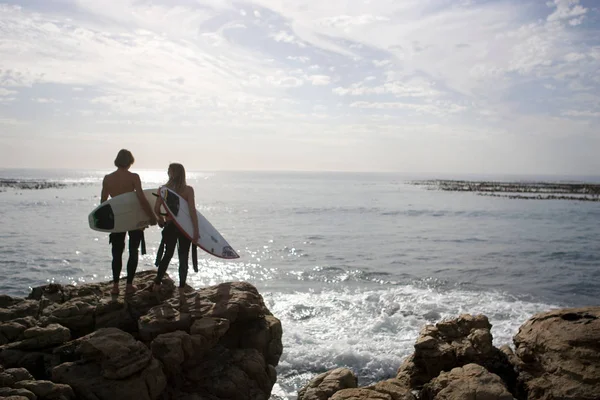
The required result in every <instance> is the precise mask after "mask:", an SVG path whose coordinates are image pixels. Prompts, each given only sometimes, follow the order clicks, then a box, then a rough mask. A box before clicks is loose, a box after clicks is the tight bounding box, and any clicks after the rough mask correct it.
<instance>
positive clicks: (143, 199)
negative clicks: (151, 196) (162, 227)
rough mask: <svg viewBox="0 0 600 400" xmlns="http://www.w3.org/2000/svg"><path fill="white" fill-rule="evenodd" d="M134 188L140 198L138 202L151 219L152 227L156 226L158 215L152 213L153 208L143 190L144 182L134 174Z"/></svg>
mask: <svg viewBox="0 0 600 400" xmlns="http://www.w3.org/2000/svg"><path fill="white" fill-rule="evenodd" d="M133 187H134V188H135V194H136V196H137V198H138V201H139V202H140V204H141V205H142V209H143V210H144V212H145V213H146V215H148V216H149V217H150V225H156V215H154V212H153V211H152V207H150V203H148V199H146V196H144V190H143V189H142V181H141V180H140V176H139V175H138V174H133Z"/></svg>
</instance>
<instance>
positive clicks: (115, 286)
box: [110, 283, 119, 295]
mask: <svg viewBox="0 0 600 400" xmlns="http://www.w3.org/2000/svg"><path fill="white" fill-rule="evenodd" d="M110 294H117V295H118V294H119V284H118V283H115V284H114V285H113V288H112V290H111V291H110Z"/></svg>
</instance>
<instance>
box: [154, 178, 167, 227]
mask: <svg viewBox="0 0 600 400" xmlns="http://www.w3.org/2000/svg"><path fill="white" fill-rule="evenodd" d="M158 191H159V192H160V188H158ZM161 205H162V199H161V198H160V196H158V198H157V199H156V202H155V203H154V214H156V219H157V222H158V226H160V227H161V228H162V227H163V226H164V224H165V217H164V216H162V215H161V213H160V206H161Z"/></svg>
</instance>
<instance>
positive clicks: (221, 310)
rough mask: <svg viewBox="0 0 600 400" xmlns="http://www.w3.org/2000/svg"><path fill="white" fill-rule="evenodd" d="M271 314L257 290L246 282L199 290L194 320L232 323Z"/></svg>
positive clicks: (223, 284) (229, 283)
mask: <svg viewBox="0 0 600 400" xmlns="http://www.w3.org/2000/svg"><path fill="white" fill-rule="evenodd" d="M270 314H271V313H270V312H269V310H268V309H267V307H266V306H265V304H264V301H263V298H262V296H261V295H260V293H258V291H257V290H256V288H255V287H254V286H252V285H250V284H249V283H246V282H228V283H222V284H220V285H216V286H211V287H207V288H203V289H200V290H198V294H197V296H196V299H195V304H194V310H193V318H194V319H198V317H213V318H224V319H227V320H229V322H230V323H232V324H233V323H235V322H236V321H248V320H252V319H256V318H258V317H260V316H264V315H270Z"/></svg>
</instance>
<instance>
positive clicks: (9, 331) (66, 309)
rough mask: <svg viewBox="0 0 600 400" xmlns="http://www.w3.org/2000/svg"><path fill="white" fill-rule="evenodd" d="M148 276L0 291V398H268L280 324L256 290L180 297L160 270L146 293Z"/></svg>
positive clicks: (222, 289)
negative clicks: (25, 292) (18, 292)
mask: <svg viewBox="0 0 600 400" xmlns="http://www.w3.org/2000/svg"><path fill="white" fill-rule="evenodd" d="M155 276H156V271H143V272H140V273H138V274H136V277H135V283H136V285H137V286H138V288H139V290H138V291H137V292H136V293H134V294H126V293H125V287H124V282H123V284H122V286H123V287H122V288H121V289H122V290H121V294H120V295H112V294H111V293H110V291H111V289H112V283H111V282H102V283H93V284H89V285H81V286H74V285H58V284H50V285H44V286H41V287H38V288H34V289H33V291H32V292H31V294H30V296H29V297H28V298H27V299H18V298H13V297H9V296H0V364H1V365H3V366H4V367H6V368H8V369H6V370H4V369H3V368H2V367H0V386H3V392H2V393H1V394H0V397H7V396H25V397H26V398H31V399H34V398H39V399H42V400H45V399H48V400H59V399H61V400H69V399H72V398H77V399H83V400H87V399H90V400H91V399H94V400H101V399H107V400H121V399H131V398H135V399H136V400H146V399H148V400H150V399H159V398H160V399H190V400H191V399H203V400H208V399H218V398H231V399H248V400H258V399H268V398H269V396H270V393H271V389H272V387H273V385H274V383H275V381H276V378H277V374H276V371H275V366H276V365H277V363H278V362H279V358H280V356H281V353H282V343H281V337H282V333H283V331H282V327H281V323H280V321H279V320H278V319H277V318H275V317H274V316H273V315H271V313H270V311H269V310H268V309H267V308H266V306H265V304H264V301H263V299H262V296H261V295H260V294H259V293H258V291H257V290H256V288H255V287H254V286H252V285H250V284H248V283H244V282H228V283H223V284H220V285H215V286H211V287H209V288H203V289H200V290H198V291H195V290H193V289H192V288H189V287H188V290H187V292H186V294H184V295H179V293H178V291H177V290H176V286H175V284H174V283H173V281H172V280H171V279H169V278H168V277H166V278H165V280H164V284H163V285H162V288H161V290H160V291H158V292H153V291H151V290H150V287H151V283H152V281H153V279H154V277H155ZM13 367H23V368H24V369H13ZM36 379H37V380H36Z"/></svg>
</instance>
